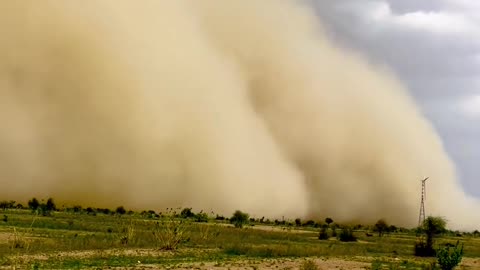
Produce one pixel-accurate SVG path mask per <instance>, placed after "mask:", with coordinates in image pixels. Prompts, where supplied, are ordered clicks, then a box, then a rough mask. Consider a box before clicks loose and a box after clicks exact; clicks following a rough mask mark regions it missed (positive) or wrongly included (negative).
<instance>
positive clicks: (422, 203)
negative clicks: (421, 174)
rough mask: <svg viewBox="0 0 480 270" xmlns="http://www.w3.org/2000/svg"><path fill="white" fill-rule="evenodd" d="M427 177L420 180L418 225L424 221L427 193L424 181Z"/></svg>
mask: <svg viewBox="0 0 480 270" xmlns="http://www.w3.org/2000/svg"><path fill="white" fill-rule="evenodd" d="M427 180H428V177H427V178H425V179H423V180H422V199H421V201H420V214H419V215H418V226H419V227H420V226H422V225H423V223H424V221H425V200H426V199H427V193H426V189H425V182H427Z"/></svg>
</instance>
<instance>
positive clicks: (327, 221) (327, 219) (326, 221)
mask: <svg viewBox="0 0 480 270" xmlns="http://www.w3.org/2000/svg"><path fill="white" fill-rule="evenodd" d="M325 223H327V225H328V226H330V224H332V223H333V219H331V218H329V217H327V218H326V219H325Z"/></svg>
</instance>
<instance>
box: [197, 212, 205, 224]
mask: <svg viewBox="0 0 480 270" xmlns="http://www.w3.org/2000/svg"><path fill="white" fill-rule="evenodd" d="M195 222H208V215H207V214H206V213H203V212H200V213H198V214H196V215H195Z"/></svg>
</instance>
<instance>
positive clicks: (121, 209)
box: [115, 206, 127, 215]
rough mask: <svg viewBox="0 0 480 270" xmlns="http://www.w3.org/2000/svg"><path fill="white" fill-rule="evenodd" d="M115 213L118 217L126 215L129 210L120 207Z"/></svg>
mask: <svg viewBox="0 0 480 270" xmlns="http://www.w3.org/2000/svg"><path fill="white" fill-rule="evenodd" d="M115 213H116V214H118V215H124V214H125V213H127V210H125V208H124V207H123V206H119V207H117V209H116V210H115Z"/></svg>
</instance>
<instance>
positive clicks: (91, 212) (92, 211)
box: [85, 207, 96, 215]
mask: <svg viewBox="0 0 480 270" xmlns="http://www.w3.org/2000/svg"><path fill="white" fill-rule="evenodd" d="M85 211H87V215H95V214H96V212H95V209H93V208H92V207H87V209H85Z"/></svg>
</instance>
